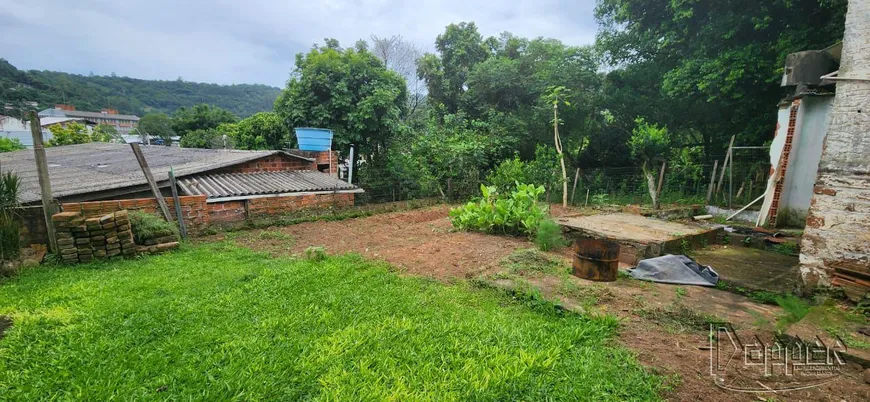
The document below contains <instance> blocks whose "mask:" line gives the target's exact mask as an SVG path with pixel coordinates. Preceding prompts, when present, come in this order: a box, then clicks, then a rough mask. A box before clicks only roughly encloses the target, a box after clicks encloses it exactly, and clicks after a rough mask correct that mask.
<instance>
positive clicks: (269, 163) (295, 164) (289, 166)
mask: <svg viewBox="0 0 870 402" xmlns="http://www.w3.org/2000/svg"><path fill="white" fill-rule="evenodd" d="M287 170H317V165H316V164H313V163H310V162H306V161H305V160H302V159H299V158H294V157H290V156H286V155H281V154H278V155H272V156H267V157H264V158H260V159H255V160H252V161H249V162H245V163H242V164H238V165H233V166H230V167H227V168H223V169H218V170H214V171H211V172H209V173H210V174H211V173H253V172H281V171H287Z"/></svg>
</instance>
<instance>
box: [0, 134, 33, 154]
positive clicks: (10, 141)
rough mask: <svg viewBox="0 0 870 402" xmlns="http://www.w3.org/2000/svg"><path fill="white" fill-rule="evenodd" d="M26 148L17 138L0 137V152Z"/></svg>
mask: <svg viewBox="0 0 870 402" xmlns="http://www.w3.org/2000/svg"><path fill="white" fill-rule="evenodd" d="M22 149H27V147H25V146H24V145H23V144H22V143H21V141H19V140H18V138H5V137H3V138H0V152H12V151H20V150H22Z"/></svg>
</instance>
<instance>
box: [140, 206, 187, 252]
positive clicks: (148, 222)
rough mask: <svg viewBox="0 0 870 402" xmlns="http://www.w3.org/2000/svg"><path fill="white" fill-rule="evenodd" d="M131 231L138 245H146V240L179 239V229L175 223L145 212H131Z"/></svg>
mask: <svg viewBox="0 0 870 402" xmlns="http://www.w3.org/2000/svg"><path fill="white" fill-rule="evenodd" d="M130 229H131V230H132V231H133V236H135V240H136V244H144V243H145V240H149V239H155V238H158V237H164V236H175V237H178V227H177V226H175V223H174V222H167V221H166V220H165V219H163V218H161V217H159V216H157V215H154V214H150V213H147V212H143V211H130Z"/></svg>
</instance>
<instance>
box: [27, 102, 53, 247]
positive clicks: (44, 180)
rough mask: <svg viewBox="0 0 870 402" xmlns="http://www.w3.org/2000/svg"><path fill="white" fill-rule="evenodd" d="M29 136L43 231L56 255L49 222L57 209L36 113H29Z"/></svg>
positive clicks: (51, 225)
mask: <svg viewBox="0 0 870 402" xmlns="http://www.w3.org/2000/svg"><path fill="white" fill-rule="evenodd" d="M30 134H31V136H33V156H34V158H35V159H36V172H37V175H38V178H39V191H40V194H41V196H42V214H43V215H44V217H45V229H46V231H48V245H49V248H50V249H51V252H53V253H57V252H58V249H57V235H56V233H54V222H52V220H51V217H52V216H53V215H54V214H55V213H57V208H56V206H55V204H54V201H53V200H52V196H51V179H50V178H49V175H48V160H47V159H46V157H45V146H44V145H43V144H42V125H41V124H40V123H39V115H38V114H36V112H30Z"/></svg>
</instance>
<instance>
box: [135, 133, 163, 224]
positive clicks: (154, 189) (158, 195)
mask: <svg viewBox="0 0 870 402" xmlns="http://www.w3.org/2000/svg"><path fill="white" fill-rule="evenodd" d="M130 148H133V154H134V155H136V160H137V161H138V162H139V167H141V168H142V173H144V174H145V180H147V181H148V186H150V187H151V192H152V193H153V194H154V198H156V199H157V205H160V211H161V212H163V217H164V218H166V221H167V222H172V215H170V214H169V207H168V206H166V200H164V199H163V195H162V194H161V193H160V188H159V187H157V182H155V181H154V176H152V175H151V168H149V167H148V161H147V160H145V155H143V154H142V149H141V148H139V144H137V143H135V142H133V143H130Z"/></svg>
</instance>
